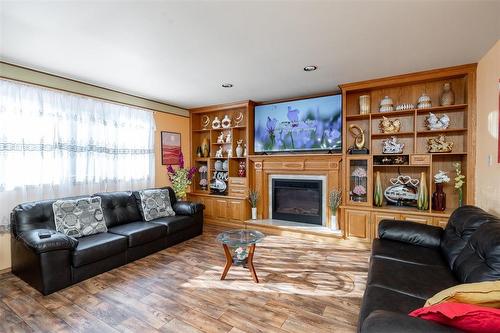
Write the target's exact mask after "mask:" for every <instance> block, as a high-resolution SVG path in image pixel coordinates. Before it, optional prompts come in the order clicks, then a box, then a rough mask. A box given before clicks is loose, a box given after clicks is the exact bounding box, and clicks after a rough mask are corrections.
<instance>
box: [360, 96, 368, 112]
mask: <svg viewBox="0 0 500 333" xmlns="http://www.w3.org/2000/svg"><path fill="white" fill-rule="evenodd" d="M368 113H370V95H361V96H359V114H368Z"/></svg>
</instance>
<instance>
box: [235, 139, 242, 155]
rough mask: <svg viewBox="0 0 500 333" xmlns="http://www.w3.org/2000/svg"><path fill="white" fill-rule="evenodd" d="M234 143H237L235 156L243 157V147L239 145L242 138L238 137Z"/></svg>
mask: <svg viewBox="0 0 500 333" xmlns="http://www.w3.org/2000/svg"><path fill="white" fill-rule="evenodd" d="M236 144H237V145H238V146H237V147H236V157H243V147H242V146H241V145H242V144H243V140H242V139H239V140H238V141H236Z"/></svg>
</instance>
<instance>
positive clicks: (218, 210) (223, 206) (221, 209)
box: [215, 199, 228, 219]
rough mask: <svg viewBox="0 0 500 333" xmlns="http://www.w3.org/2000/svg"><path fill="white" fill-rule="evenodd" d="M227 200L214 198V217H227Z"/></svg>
mask: <svg viewBox="0 0 500 333" xmlns="http://www.w3.org/2000/svg"><path fill="white" fill-rule="evenodd" d="M227 208H228V207H227V200H226V199H216V200H215V217H216V218H218V219H227V216H228V215H227V211H228V210H227Z"/></svg>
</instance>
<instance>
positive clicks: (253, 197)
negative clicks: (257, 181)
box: [248, 190, 259, 220]
mask: <svg viewBox="0 0 500 333" xmlns="http://www.w3.org/2000/svg"><path fill="white" fill-rule="evenodd" d="M258 198H259V193H258V192H257V191H255V190H250V191H249V192H248V202H250V207H252V220H256V219H257V200H258Z"/></svg>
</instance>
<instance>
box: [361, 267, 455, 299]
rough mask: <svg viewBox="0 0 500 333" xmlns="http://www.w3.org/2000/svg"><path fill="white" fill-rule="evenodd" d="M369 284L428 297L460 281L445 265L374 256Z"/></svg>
mask: <svg viewBox="0 0 500 333" xmlns="http://www.w3.org/2000/svg"><path fill="white" fill-rule="evenodd" d="M367 284H368V285H376V286H379V287H384V288H386V289H391V290H394V291H398V292H400V293H404V294H407V295H410V296H413V297H418V298H423V299H428V298H430V297H432V296H433V295H434V294H436V293H437V292H439V291H441V290H443V289H446V288H449V287H451V286H454V285H457V284H459V282H458V281H457V280H456V278H455V277H454V276H453V273H452V272H451V271H450V269H449V268H448V267H445V266H433V265H421V264H412V263H407V262H402V261H396V260H392V259H385V258H376V257H372V259H371V262H370V271H369V274H368V281H367Z"/></svg>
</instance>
